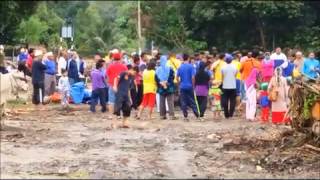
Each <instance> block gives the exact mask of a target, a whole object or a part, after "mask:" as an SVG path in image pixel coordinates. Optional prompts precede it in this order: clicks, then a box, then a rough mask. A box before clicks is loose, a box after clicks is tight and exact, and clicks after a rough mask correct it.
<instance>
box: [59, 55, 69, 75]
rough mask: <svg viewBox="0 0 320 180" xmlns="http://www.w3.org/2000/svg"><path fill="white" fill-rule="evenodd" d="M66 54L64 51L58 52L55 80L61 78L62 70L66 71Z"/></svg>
mask: <svg viewBox="0 0 320 180" xmlns="http://www.w3.org/2000/svg"><path fill="white" fill-rule="evenodd" d="M66 58H67V53H66V52H65V51H61V52H59V57H58V73H57V78H58V79H59V78H60V77H61V76H62V70H63V69H65V70H66V69H67V60H66Z"/></svg>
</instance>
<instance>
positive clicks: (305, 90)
mask: <svg viewBox="0 0 320 180" xmlns="http://www.w3.org/2000/svg"><path fill="white" fill-rule="evenodd" d="M290 91H291V93H290V102H291V103H290V107H289V115H290V117H291V119H292V124H291V125H292V127H293V128H294V129H295V130H297V131H299V132H302V133H305V134H308V135H310V137H312V138H313V140H314V141H315V142H316V143H317V144H319V145H320V83H319V81H314V80H305V79H299V80H295V81H294V84H293V86H292V88H291V90H290Z"/></svg>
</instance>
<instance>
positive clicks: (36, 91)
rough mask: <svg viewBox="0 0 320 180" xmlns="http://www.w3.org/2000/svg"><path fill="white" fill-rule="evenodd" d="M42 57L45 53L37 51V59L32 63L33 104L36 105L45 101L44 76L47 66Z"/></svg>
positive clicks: (35, 54)
mask: <svg viewBox="0 0 320 180" xmlns="http://www.w3.org/2000/svg"><path fill="white" fill-rule="evenodd" d="M42 55H43V52H42V51H41V50H38V49H37V50H35V53H34V56H35V59H34V61H33V63H32V85H33V95H32V103H33V104H35V105H38V104H40V103H43V99H44V98H43V97H44V74H45V70H46V65H45V63H44V62H43V61H42Z"/></svg>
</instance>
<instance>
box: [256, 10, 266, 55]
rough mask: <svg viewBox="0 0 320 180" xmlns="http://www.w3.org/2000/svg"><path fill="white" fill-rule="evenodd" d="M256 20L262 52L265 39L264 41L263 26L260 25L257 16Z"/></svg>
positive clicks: (264, 46)
mask: <svg viewBox="0 0 320 180" xmlns="http://www.w3.org/2000/svg"><path fill="white" fill-rule="evenodd" d="M256 20H257V25H258V31H259V34H260V42H261V46H262V47H263V50H266V39H265V34H264V30H263V24H262V22H261V19H260V17H259V16H256Z"/></svg>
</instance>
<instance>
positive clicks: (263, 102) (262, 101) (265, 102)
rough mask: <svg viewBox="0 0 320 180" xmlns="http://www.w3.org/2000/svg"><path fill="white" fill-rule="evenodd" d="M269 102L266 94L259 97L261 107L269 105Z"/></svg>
mask: <svg viewBox="0 0 320 180" xmlns="http://www.w3.org/2000/svg"><path fill="white" fill-rule="evenodd" d="M269 104H270V101H269V98H268V96H262V97H261V98H260V105H261V106H262V107H267V106H269Z"/></svg>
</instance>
